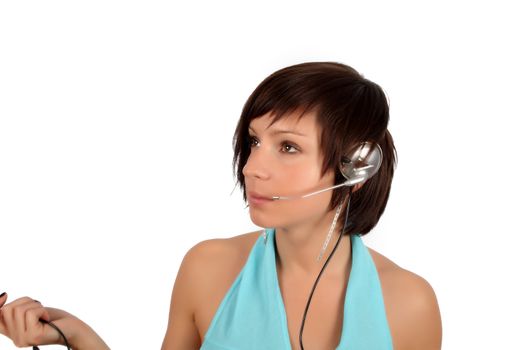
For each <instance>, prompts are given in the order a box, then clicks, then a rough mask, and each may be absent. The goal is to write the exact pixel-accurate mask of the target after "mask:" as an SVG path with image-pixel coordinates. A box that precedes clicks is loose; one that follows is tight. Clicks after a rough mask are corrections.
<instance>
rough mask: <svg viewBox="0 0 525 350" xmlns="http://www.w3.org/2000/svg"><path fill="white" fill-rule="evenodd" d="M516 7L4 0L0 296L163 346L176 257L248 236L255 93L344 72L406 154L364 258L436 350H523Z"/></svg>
mask: <svg viewBox="0 0 525 350" xmlns="http://www.w3.org/2000/svg"><path fill="white" fill-rule="evenodd" d="M181 3H182V2H181ZM517 4H518V2H517V1H516V2H515V3H512V2H508V1H507V2H506V1H498V2H496V1H493V2H487V1H472V2H465V1H463V2H462V1H450V2H444V1H441V2H435V3H429V2H422V1H413V2H408V1H384V2H376V1H366V2H364V1H361V2H360V4H352V3H351V2H323V3H321V2H320V1H319V2H315V3H310V2H304V1H301V2H299V1H297V2H268V1H265V2H258V3H256V4H255V3H254V4H249V3H248V2H245V3H243V4H241V3H238V4H234V3H229V2H224V1H221V2H219V1H216V2H212V1H208V2H192V3H191V5H190V4H188V3H186V2H184V5H181V4H176V3H175V2H171V1H89V2H74V1H3V2H2V3H1V5H0V292H3V291H6V292H8V293H9V295H10V299H11V300H12V299H13V298H18V297H21V296H23V295H29V296H31V297H34V298H35V299H38V300H40V301H41V302H42V303H44V304H45V305H49V306H55V307H59V308H63V309H66V310H68V311H70V312H72V313H74V314H75V315H78V316H79V317H81V318H83V319H84V320H85V321H87V322H88V323H89V324H91V325H92V326H93V327H94V328H95V329H96V330H97V331H98V332H99V333H100V334H101V335H102V336H103V337H104V338H105V339H106V341H107V342H108V344H110V345H111V346H112V348H114V349H158V348H160V345H161V342H162V339H163V336H164V332H165V327H166V324H167V316H168V309H169V301H170V294H171V289H172V284H173V282H174V279H175V276H176V273H177V271H178V267H179V263H180V261H181V259H182V257H183V256H184V253H185V252H186V251H187V250H188V249H189V248H190V247H191V246H193V245H194V244H196V243H197V242H199V241H201V240H204V239H209V238H215V237H229V236H233V235H238V234H241V233H245V232H248V231H251V230H254V229H256V227H255V226H254V225H253V224H252V223H251V221H250V219H249V216H248V212H247V209H244V205H243V202H242V200H241V196H240V191H239V190H238V188H237V189H236V190H235V191H234V192H233V194H232V190H233V189H234V180H233V176H232V169H231V158H232V147H231V138H232V135H233V131H234V127H235V125H236V122H237V118H238V117H239V114H240V111H241V108H242V106H243V104H244V102H245V100H246V99H247V97H248V95H249V94H250V93H251V92H252V90H253V89H254V88H255V87H256V85H257V84H258V83H259V82H260V81H262V79H264V78H265V77H266V76H267V75H269V74H270V73H272V72H273V71H275V70H277V69H279V68H282V67H285V66H288V65H291V64H296V63H300V62H304V61H314V60H329V61H339V62H343V63H346V64H349V65H351V66H353V67H354V68H356V69H357V70H358V71H360V72H361V73H363V74H364V75H365V77H367V78H369V79H371V80H373V81H375V82H377V83H378V84H380V85H381V86H382V87H383V88H384V90H385V91H386V93H387V94H388V96H389V99H390V103H391V122H390V126H389V129H390V131H391V133H392V135H393V137H394V141H395V144H396V147H397V150H398V154H399V164H398V168H397V172H396V174H395V177H394V182H393V187H392V192H391V197H390V201H389V204H388V206H387V209H386V211H385V213H384V215H383V217H382V218H381V220H380V222H379V224H378V226H377V227H376V228H375V229H374V230H373V232H372V233H371V234H370V236H369V237H367V238H366V242H367V244H368V245H369V246H370V247H373V248H375V249H377V250H378V251H380V252H381V253H383V254H384V255H386V256H387V257H389V258H391V259H392V260H394V261H395V262H397V263H398V264H399V265H401V266H403V267H405V268H407V269H409V270H411V271H414V272H415V273H418V274H420V275H421V276H423V277H425V278H426V279H427V280H428V281H429V282H430V283H431V284H432V286H433V287H434V289H435V291H436V294H437V296H438V300H439V303H440V307H441V313H442V319H443V329H444V338H443V349H518V348H520V349H523V348H525V340H524V338H523V336H522V334H521V333H522V332H523V326H524V321H523V313H524V312H525V307H524V305H525V303H524V301H523V295H525V288H524V286H523V283H522V282H523V267H524V266H525V264H524V263H525V259H524V257H523V248H522V243H523V235H524V234H525V230H524V225H523V215H524V211H523V198H524V195H525V191H524V186H523V178H524V176H525V172H524V166H523V163H522V162H523V160H522V151H523V150H524V143H523V137H524V136H523V129H522V128H521V127H522V126H523V120H524V117H525V115H524V108H523V102H524V96H523V95H524V89H523V81H524V78H525V70H524V68H523V62H525V55H524V53H523V42H524V39H523V34H522V33H523V32H525V28H524V27H525V26H524V25H523V11H519V10H518V5H517ZM0 349H13V345H12V344H11V343H10V342H9V341H8V340H6V339H5V338H3V337H0Z"/></svg>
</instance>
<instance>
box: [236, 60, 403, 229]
mask: <svg viewBox="0 0 525 350" xmlns="http://www.w3.org/2000/svg"><path fill="white" fill-rule="evenodd" d="M295 111H299V112H301V114H300V117H302V116H303V115H304V114H305V113H307V112H311V111H313V112H315V114H316V118H317V123H318V125H319V126H320V127H321V130H322V131H321V140H320V148H321V152H322V153H323V165H322V174H321V176H323V175H325V174H326V172H327V171H328V170H329V169H332V170H333V171H334V173H335V184H339V183H341V182H343V181H344V180H345V178H344V177H343V175H342V174H341V173H340V171H339V164H340V162H341V159H342V158H343V156H345V154H346V152H348V150H349V149H350V148H352V147H353V146H355V145H357V144H358V143H360V142H363V141H372V142H375V143H377V144H379V146H380V147H381V149H382V151H383V162H382V164H381V167H380V168H379V171H378V172H377V173H376V174H375V175H374V176H373V177H372V178H370V179H369V180H368V181H366V182H365V184H364V185H363V187H362V188H360V189H359V190H358V191H356V192H354V193H353V194H352V197H351V201H350V209H349V210H350V212H349V216H348V222H349V223H348V224H347V227H346V228H345V233H348V234H357V235H365V234H367V233H368V232H369V231H370V230H371V229H372V228H373V227H374V226H375V225H376V224H377V222H378V220H379V218H380V217H381V215H382V214H383V211H384V210H385V207H386V203H387V201H388V196H389V194H390V186H391V183H392V177H393V175H394V169H395V166H396V163H397V152H396V149H395V146H394V142H393V140H392V136H391V135H390V133H389V131H388V130H387V125H388V120H389V106H388V101H387V98H386V96H385V94H384V92H383V90H382V89H381V87H380V86H379V85H377V84H376V83H374V82H372V81H370V80H368V79H365V78H364V77H363V76H361V75H360V74H359V73H358V72H357V71H356V70H355V69H353V68H351V67H349V66H347V65H344V64H341V63H335V62H309V63H302V64H298V65H294V66H290V67H286V68H283V69H280V70H278V71H276V72H275V73H273V74H271V75H270V76H269V77H267V78H266V79H264V81H263V82H262V83H260V84H259V86H257V88H256V89H255V90H254V91H253V93H252V94H251V95H250V97H249V98H248V100H247V101H246V103H245V105H244V108H243V110H242V113H241V116H240V119H239V122H238V124H237V128H236V129H235V134H234V137H233V148H234V156H233V171H234V174H235V175H236V177H237V183H238V184H240V186H241V190H242V191H243V196H244V200H246V189H245V182H244V175H243V173H242V169H243V167H244V166H245V164H246V162H247V160H248V157H249V155H250V150H251V148H250V144H249V134H248V127H249V125H250V122H251V121H252V120H253V119H255V118H258V117H260V116H262V115H264V114H266V113H268V112H271V113H272V116H273V121H272V123H274V122H276V121H277V120H279V119H280V118H282V117H283V116H285V114H288V113H292V112H295ZM348 192H349V188H348V187H346V186H344V187H342V188H338V189H335V190H334V192H333V194H332V199H331V202H330V209H331V210H332V209H334V208H335V207H336V206H337V205H338V204H339V203H340V202H341V201H342V200H343V199H344V198H345V196H346V195H347V194H348ZM344 219H345V218H344V215H341V217H340V218H339V223H340V225H343V223H344Z"/></svg>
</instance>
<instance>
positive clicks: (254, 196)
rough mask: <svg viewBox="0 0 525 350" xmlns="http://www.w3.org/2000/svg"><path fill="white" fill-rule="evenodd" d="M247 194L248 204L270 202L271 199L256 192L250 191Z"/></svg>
mask: <svg viewBox="0 0 525 350" xmlns="http://www.w3.org/2000/svg"><path fill="white" fill-rule="evenodd" d="M247 194H248V202H250V204H252V203H253V204H262V203H267V202H272V201H273V199H272V198H271V197H268V196H265V195H263V194H260V193H257V192H253V191H250V192H248V193H247Z"/></svg>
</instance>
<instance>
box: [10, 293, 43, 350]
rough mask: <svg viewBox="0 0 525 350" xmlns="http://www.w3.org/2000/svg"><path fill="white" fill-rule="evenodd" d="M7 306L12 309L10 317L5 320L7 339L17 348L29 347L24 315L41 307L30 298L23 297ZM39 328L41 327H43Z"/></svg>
mask: <svg viewBox="0 0 525 350" xmlns="http://www.w3.org/2000/svg"><path fill="white" fill-rule="evenodd" d="M7 306H11V307H12V311H11V315H10V317H7V318H6V324H7V329H8V331H9V337H10V338H11V340H13V342H14V343H15V344H16V345H17V346H28V345H31V344H28V342H27V331H28V327H27V324H26V321H25V314H26V312H27V311H28V310H30V309H32V308H42V305H40V303H37V302H35V301H34V300H33V299H31V298H27V297H25V298H20V299H18V300H16V301H15V302H13V303H11V304H9V305H7ZM8 316H9V315H8ZM40 327H43V325H41V326H40Z"/></svg>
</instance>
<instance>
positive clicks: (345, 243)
mask: <svg viewBox="0 0 525 350" xmlns="http://www.w3.org/2000/svg"><path fill="white" fill-rule="evenodd" d="M271 121H272V117H271V115H264V116H261V117H260V118H257V119H255V120H253V121H252V123H251V125H250V135H251V137H252V139H251V140H252V143H251V144H252V151H251V154H250V157H249V159H248V162H247V163H246V166H245V167H244V168H243V174H244V176H245V180H246V191H247V193H248V194H250V193H251V192H252V191H255V192H257V193H258V194H259V195H260V196H267V197H271V196H274V195H283V196H293V195H300V194H304V193H308V192H311V191H315V190H317V189H322V188H325V187H329V186H331V185H332V184H333V181H334V173H333V172H328V173H327V174H325V175H324V176H321V175H320V174H321V164H322V153H321V151H320V149H319V137H320V129H319V127H318V125H317V123H316V121H315V116H314V115H313V114H306V115H305V116H303V117H302V118H298V115H296V114H290V115H288V116H287V117H286V118H283V119H281V120H279V121H278V122H276V123H274V124H273V125H270V124H271ZM283 131H286V132H283ZM359 188H360V187H359V185H358V186H355V187H354V188H353V191H357V190H359ZM330 198H331V191H327V192H325V193H322V194H319V195H316V196H313V197H310V198H305V199H300V200H289V201H285V200H282V201H266V202H264V203H257V202H256V201H253V200H252V198H251V197H250V196H249V198H248V200H249V203H250V217H251V219H252V221H253V222H254V223H255V224H256V225H257V226H260V227H275V228H276V246H277V260H276V266H277V276H278V280H279V286H280V289H281V293H282V296H283V301H284V305H285V310H286V314H287V320H288V330H289V334H290V343H291V345H292V349H294V350H295V349H299V348H300V347H299V341H298V337H299V328H300V324H301V320H302V314H303V311H304V306H305V304H306V300H307V298H308V295H309V292H310V290H311V288H312V285H313V282H314V280H315V278H316V277H317V275H318V273H319V271H320V268H321V267H322V265H323V263H324V261H325V259H326V258H327V257H328V255H329V253H328V252H330V251H331V250H332V248H333V246H334V245H335V242H336V239H335V238H332V240H331V242H330V244H329V245H328V248H327V253H326V254H324V257H323V259H322V260H321V262H318V261H316V258H317V255H318V254H319V251H320V248H321V246H322V244H323V242H324V239H325V237H326V234H327V232H328V230H329V227H330V225H331V223H332V220H333V218H334V215H335V210H329V209H328V208H329V201H330ZM338 229H339V230H340V228H339V227H336V231H335V232H338ZM260 234H261V232H260V231H256V232H250V233H246V234H243V235H239V236H235V237H232V238H228V239H212V240H207V241H203V242H200V243H199V244H197V245H195V246H194V247H193V248H191V249H190V250H189V251H188V252H187V254H186V255H185V257H184V259H183V261H182V263H181V266H180V269H179V272H178V275H177V278H176V280H175V284H174V287H173V293H172V299H171V307H170V313H169V322H168V327H167V331H166V336H165V339H164V342H163V345H162V349H163V350H186V349H199V347H200V345H201V344H202V341H203V338H204V336H205V334H206V332H207V329H208V327H209V325H210V323H211V321H212V319H213V317H214V315H215V312H216V310H217V308H218V306H219V304H220V302H221V301H222V298H223V297H224V296H225V295H226V293H227V291H228V289H229V288H230V286H231V285H232V283H233V282H234V280H235V278H236V277H237V275H238V274H239V272H240V271H241V269H242V268H243V266H244V264H245V263H246V260H247V258H248V256H249V254H250V250H251V249H252V247H253V245H254V244H255V241H256V240H257V238H258V237H259V235H260ZM334 237H336V235H335V234H334ZM350 244H351V243H350V239H348V237H343V238H342V239H341V242H340V244H339V247H338V248H337V250H336V252H335V253H334V255H333V257H332V259H331V261H330V263H329V264H328V265H327V267H326V269H325V272H324V273H323V276H322V278H321V279H320V281H319V284H318V286H317V288H316V291H315V295H314V298H313V299H312V304H311V306H310V310H309V311H308V319H307V323H306V326H305V330H304V334H303V344H304V346H305V348H310V349H334V348H336V346H337V345H338V344H339V340H340V337H341V331H342V322H343V306H344V296H345V293H346V286H347V283H348V278H349V275H350V273H351V253H350V252H351V246H350ZM297 247H300V249H298V248H297ZM369 251H370V254H371V256H372V258H373V260H374V263H375V265H376V269H377V271H378V274H379V278H380V282H381V286H382V292H383V299H384V303H385V310H386V314H387V319H388V324H389V327H390V332H391V334H392V338H393V343H394V348H395V349H396V350H411V349H419V350H420V349H428V350H434V349H440V348H441V338H442V329H441V318H440V312H439V307H438V303H437V299H436V296H435V293H434V291H433V289H432V287H431V286H430V285H429V284H428V282H427V281H425V280H424V279H423V278H421V277H420V276H417V275H416V274H414V273H412V272H410V271H407V270H405V269H402V268H401V267H399V266H397V265H396V264H395V263H393V262H392V261H390V260H389V259H387V258H386V257H384V256H382V255H381V254H379V253H377V252H375V251H374V250H372V249H369ZM5 299H6V297H5V296H4V297H2V298H0V306H1V305H3V304H4V303H5ZM320 300H323V303H322V304H321V303H320V302H319V301H320ZM181 301H183V302H181ZM50 310H54V311H50ZM17 315H18V316H17ZM24 315H26V316H25V317H24ZM334 315H335V316H334ZM41 316H43V317H46V319H48V320H53V321H55V323H56V324H57V325H59V327H60V326H62V327H64V329H65V330H67V332H66V334H71V335H72V343H73V347H74V348H75V349H80V350H83V349H95V350H98V349H108V347H107V345H106V344H105V343H104V342H103V341H102V339H100V337H98V335H97V334H96V333H95V332H94V331H93V330H92V329H91V328H89V326H87V325H86V324H84V323H83V322H82V321H80V320H79V319H77V318H76V317H74V316H73V315H70V314H67V313H65V312H64V311H60V310H56V309H48V308H44V307H42V306H41V305H40V304H39V303H36V302H34V301H32V300H31V299H25V300H23V301H20V300H18V301H15V302H12V303H10V304H7V305H5V306H4V307H2V308H0V333H2V334H4V335H7V336H8V337H10V338H11V339H13V341H15V344H17V345H19V346H24V345H27V344H31V341H34V339H35V338H34V337H35V336H41V337H43V338H42V339H44V340H45V341H46V342H48V343H50V342H53V341H55V342H57V341H59V340H58V339H56V334H55V333H53V332H52V331H50V329H49V327H42V326H41V325H39V324H38V323H39V322H37V320H38V317H41ZM15 320H18V321H15ZM42 334H44V335H45V337H44V336H43V335H42ZM52 337H55V339H54V340H53V339H52ZM39 344H43V343H39Z"/></svg>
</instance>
